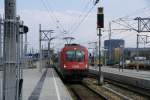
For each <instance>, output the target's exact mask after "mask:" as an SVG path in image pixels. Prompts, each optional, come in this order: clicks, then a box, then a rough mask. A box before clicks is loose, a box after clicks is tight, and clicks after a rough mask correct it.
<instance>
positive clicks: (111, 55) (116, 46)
mask: <svg viewBox="0 0 150 100" xmlns="http://www.w3.org/2000/svg"><path fill="white" fill-rule="evenodd" d="M124 46H125V41H124V40H122V39H111V40H105V41H104V49H105V50H106V54H105V55H106V59H107V62H106V63H107V65H114V64H116V63H119V62H120V60H121V59H122V58H123V51H124Z"/></svg>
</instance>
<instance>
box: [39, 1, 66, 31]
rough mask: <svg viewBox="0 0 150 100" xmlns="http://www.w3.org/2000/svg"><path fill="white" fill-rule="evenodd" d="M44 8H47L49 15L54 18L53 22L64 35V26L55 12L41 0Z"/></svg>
mask: <svg viewBox="0 0 150 100" xmlns="http://www.w3.org/2000/svg"><path fill="white" fill-rule="evenodd" d="M41 2H42V4H43V6H44V7H45V9H46V10H47V12H48V15H49V16H50V17H51V18H52V21H53V22H54V23H55V24H56V27H57V28H58V29H59V31H60V32H61V33H62V32H63V31H64V29H63V27H62V25H61V24H60V23H59V22H58V21H59V20H58V19H57V17H56V16H55V14H54V12H53V11H52V9H50V8H49V7H48V6H47V5H46V3H45V1H44V0H41Z"/></svg>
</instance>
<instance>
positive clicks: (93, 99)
mask: <svg viewBox="0 0 150 100" xmlns="http://www.w3.org/2000/svg"><path fill="white" fill-rule="evenodd" d="M67 87H68V88H69V90H70V92H71V94H72V96H73V99H74V100H107V98H106V97H104V96H103V95H101V94H99V93H97V92H95V91H94V90H93V89H91V88H89V87H88V86H86V85H85V84H83V83H81V84H67Z"/></svg>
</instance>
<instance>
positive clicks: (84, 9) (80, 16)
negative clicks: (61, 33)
mask: <svg viewBox="0 0 150 100" xmlns="http://www.w3.org/2000/svg"><path fill="white" fill-rule="evenodd" d="M90 2H91V0H90V1H88V2H87V3H86V4H85V6H84V8H83V11H82V12H85V11H86V10H87V8H88V6H89V5H90ZM83 15H84V13H80V14H79V16H78V19H79V21H80V20H81V18H82V16H83ZM76 24H78V22H77V20H74V21H73V24H72V25H71V27H70V28H69V30H68V33H70V32H71V31H72V29H73V28H74V26H76Z"/></svg>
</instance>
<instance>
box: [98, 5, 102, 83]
mask: <svg viewBox="0 0 150 100" xmlns="http://www.w3.org/2000/svg"><path fill="white" fill-rule="evenodd" d="M101 28H104V14H103V8H102V7H99V8H98V13H97V30H98V34H97V35H98V37H99V75H98V84H99V85H100V84H103V74H102V70H101V67H102V66H101V49H100V48H101V36H102V34H101Z"/></svg>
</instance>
